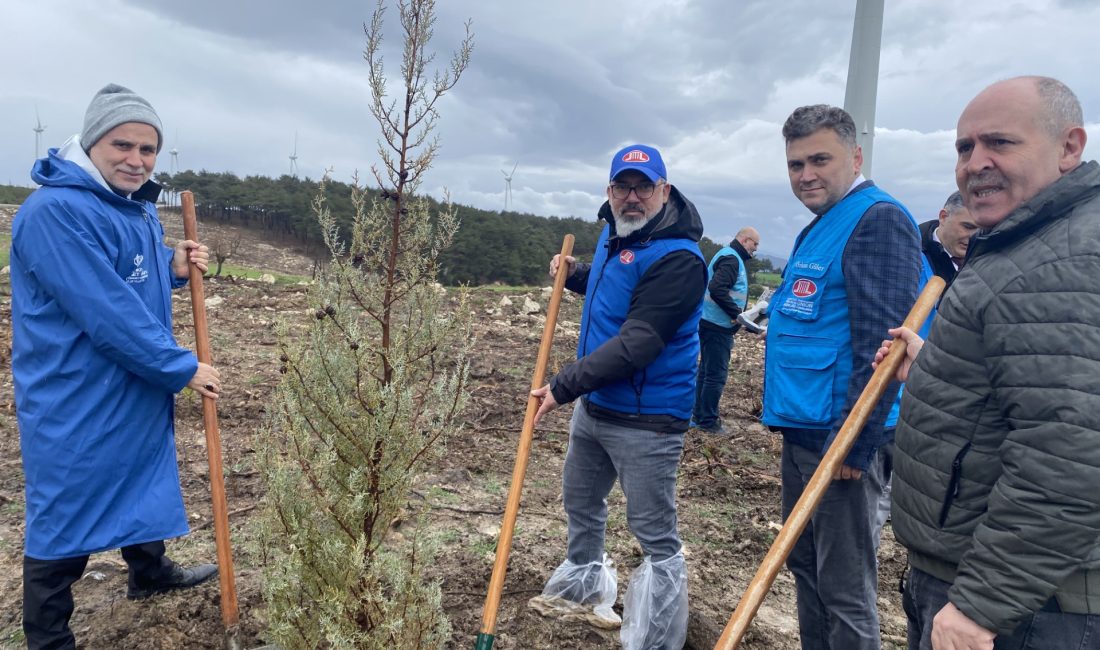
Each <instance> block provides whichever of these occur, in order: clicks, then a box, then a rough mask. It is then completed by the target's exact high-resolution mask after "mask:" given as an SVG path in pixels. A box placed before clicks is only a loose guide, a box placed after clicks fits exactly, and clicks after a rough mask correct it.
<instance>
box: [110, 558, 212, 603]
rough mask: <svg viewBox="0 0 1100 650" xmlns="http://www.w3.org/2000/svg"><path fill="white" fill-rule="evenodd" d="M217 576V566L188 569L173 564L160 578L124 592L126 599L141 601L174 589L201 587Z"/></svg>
mask: <svg viewBox="0 0 1100 650" xmlns="http://www.w3.org/2000/svg"><path fill="white" fill-rule="evenodd" d="M216 575H218V565H216V564H198V565H196V566H193V567H190V568H186V569H185V568H184V567H182V566H180V565H178V564H176V563H175V562H173V563H172V567H171V568H170V569H167V570H166V571H165V572H164V573H163V575H161V577H159V578H157V579H154V580H152V581H150V582H149V583H148V584H146V585H144V586H141V587H139V586H137V585H134V584H131V585H130V586H129V588H128V589H127V590H126V597H127V598H129V599H130V600H143V599H145V598H148V597H150V596H153V595H156V594H162V593H164V592H166V591H173V590H175V589H187V588H188V587H194V586H195V585H201V584H202V583H204V582H206V581H207V580H209V579H211V578H213V577H214V576H216Z"/></svg>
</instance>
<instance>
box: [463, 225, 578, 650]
mask: <svg viewBox="0 0 1100 650" xmlns="http://www.w3.org/2000/svg"><path fill="white" fill-rule="evenodd" d="M572 254H573V235H566V236H565V238H564V240H562V244H561V257H560V258H559V260H560V263H559V265H558V273H557V275H555V276H554V291H553V293H551V294H550V304H549V305H548V306H547V307H546V324H545V325H544V326H543V328H542V343H541V344H540V345H539V354H538V358H537V360H536V361H535V372H534V373H533V374H532V376H531V390H534V389H536V388H541V387H542V385H543V382H545V381H546V366H547V365H548V364H549V362H550V346H551V345H552V344H553V342H554V326H555V325H556V324H557V321H558V309H559V308H560V306H561V294H562V290H563V289H564V288H565V279H566V277H567V276H568V275H569V265H568V264H566V263H565V258H566V257H568V256H569V255H572ZM538 410H539V400H538V398H536V397H534V396H532V395H530V394H528V396H527V413H526V415H524V418H523V432H522V433H520V437H519V450H518V451H517V452H516V464H515V468H514V469H513V471H512V487H511V488H510V489H509V490H508V505H507V506H506V507H505V509H504V522H503V524H502V525H501V529H500V539H499V540H498V541H497V555H496V562H495V563H494V564H493V577H492V578H491V579H490V581H489V594H488V596H486V598H485V610H484V612H483V614H482V619H481V633H482V636H483V637H491V636H492V634H493V633H494V632H495V631H496V626H497V610H498V609H499V608H500V594H501V590H502V589H503V588H504V574H505V573H506V572H507V570H508V555H509V553H510V552H511V550H512V534H513V533H514V532H515V527H516V515H517V514H518V513H519V498H520V493H521V492H522V491H523V477H524V475H525V474H526V473H527V460H528V457H529V456H530V454H531V440H532V438H533V437H534V432H535V413H537V412H538ZM484 643H485V641H484V640H483V641H480V642H479V644H480V645H484ZM489 645H490V646H491V645H492V642H491V639H490V640H489Z"/></svg>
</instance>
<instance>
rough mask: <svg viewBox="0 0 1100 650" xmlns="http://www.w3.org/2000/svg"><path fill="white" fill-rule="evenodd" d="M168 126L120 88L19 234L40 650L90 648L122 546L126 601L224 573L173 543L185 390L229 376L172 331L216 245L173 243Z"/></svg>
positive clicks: (15, 341)
mask: <svg viewBox="0 0 1100 650" xmlns="http://www.w3.org/2000/svg"><path fill="white" fill-rule="evenodd" d="M161 132H162V130H161V124H160V118H159V117H157V114H156V112H155V111H154V110H153V107H152V106H151V105H150V104H149V102H147V101H146V100H145V99H144V98H142V97H140V96H138V95H137V94H135V93H134V92H133V91H131V90H130V89H128V88H123V87H122V86H118V85H115V84H110V85H108V86H106V87H104V88H103V89H102V90H100V91H99V93H97V94H96V96H95V97H94V98H93V99H92V102H91V104H90V105H89V106H88V111H87V113H86V114H85V117H84V130H83V132H82V134H81V135H78V136H73V137H72V138H71V139H70V140H69V141H68V142H66V143H65V145H63V146H62V147H61V148H59V149H50V151H49V154H48V156H47V157H46V158H43V159H42V160H38V161H37V162H35V165H34V168H33V169H32V170H31V177H32V178H33V179H34V181H35V182H37V183H38V184H40V185H41V186H42V187H41V188H39V189H38V190H37V191H36V192H34V193H33V194H32V195H31V196H30V197H29V198H28V199H27V200H26V202H24V203H23V206H22V207H21V208H20V209H19V212H18V214H16V217H15V221H14V224H13V227H12V244H11V287H12V332H13V334H12V364H11V365H12V375H13V377H14V379H15V400H16V407H17V413H18V419H19V433H20V447H21V450H22V454H23V471H24V474H25V476H26V499H27V501H26V543H25V547H24V557H23V631H24V633H25V635H26V641H27V646H28V648H29V650H67V649H69V648H75V647H76V639H75V638H74V636H73V633H72V631H71V630H70V629H69V618H70V616H71V615H72V612H73V596H72V584H73V583H74V582H76V581H77V580H79V579H80V577H81V575H83V572H84V567H85V566H86V565H87V563H88V556H89V555H90V554H92V553H98V552H100V551H106V550H110V549H115V548H121V549H122V557H123V559H124V560H126V564H127V567H128V569H129V571H128V574H129V577H128V583H129V584H128V589H127V594H126V595H127V597H128V598H131V599H141V598H147V597H149V596H151V595H153V594H156V593H160V592H163V591H168V590H170V589H179V588H183V587H190V586H192V585H196V584H198V583H200V582H203V581H205V580H208V579H210V578H212V577H213V576H214V575H216V572H217V569H216V567H215V566H214V565H212V564H206V565H200V566H197V567H193V568H184V567H181V566H180V565H178V564H176V563H175V562H173V561H171V560H169V559H168V558H167V557H166V556H165V548H164V542H163V540H164V539H166V538H169V537H178V536H180V535H184V534H186V533H187V517H186V514H185V512H184V508H183V497H182V494H181V492H180V485H179V476H178V470H177V467H176V447H175V440H174V427H173V417H172V416H173V414H172V409H173V405H174V393H177V392H179V391H180V390H183V388H184V387H190V388H191V389H192V390H194V391H196V392H197V393H200V394H202V395H205V396H207V397H212V398H217V396H218V393H219V392H220V390H221V379H220V377H219V375H218V371H217V370H215V369H214V368H213V367H211V366H209V365H207V364H204V363H199V362H198V361H197V360H196V359H195V355H193V354H192V353H191V352H190V351H189V350H186V349H184V348H181V347H179V345H177V344H176V341H175V339H174V338H173V336H172V300H171V296H170V295H169V292H170V290H171V289H172V288H174V287H180V286H183V285H184V284H185V283H186V281H187V277H188V272H189V267H190V265H191V264H195V265H196V266H198V268H200V269H202V270H204V271H205V270H206V264H207V260H208V259H209V253H208V252H207V250H206V247H205V246H200V245H199V244H197V243H196V242H193V241H189V240H188V241H183V242H180V243H179V244H177V245H176V246H175V247H174V248H173V247H169V246H166V245H165V244H164V243H163V240H164V230H163V229H162V228H161V225H160V221H159V219H158V218H157V211H156V206H155V201H156V197H157V194H158V193H159V192H160V187H159V186H157V184H156V183H153V182H152V181H150V180H149V177H150V175H151V174H152V172H153V166H154V165H155V163H156V159H157V152H159V151H160V148H161V144H162V143H163V140H164V139H163V138H162V137H161Z"/></svg>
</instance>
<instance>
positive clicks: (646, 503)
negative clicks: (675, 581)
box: [562, 400, 684, 564]
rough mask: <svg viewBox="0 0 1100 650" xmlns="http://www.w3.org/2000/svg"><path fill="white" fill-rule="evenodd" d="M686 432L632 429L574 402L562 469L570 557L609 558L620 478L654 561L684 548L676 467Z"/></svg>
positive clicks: (630, 516)
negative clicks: (611, 512)
mask: <svg viewBox="0 0 1100 650" xmlns="http://www.w3.org/2000/svg"><path fill="white" fill-rule="evenodd" d="M683 447H684V434H682V433H658V432H656V431H646V430H645V429H632V428H628V427H623V426H619V425H615V424H610V423H608V422H604V421H602V420H597V419H595V418H593V417H592V416H590V415H589V414H588V412H587V410H586V409H585V406H584V403H583V401H581V400H578V401H577V402H576V406H575V407H574V408H573V420H572V422H571V423H570V431H569V449H568V451H566V453H565V469H564V470H563V472H562V502H563V505H564V507H565V514H566V515H567V516H568V518H569V556H568V557H569V561H570V562H572V563H573V564H588V563H589V562H596V561H599V560H602V559H603V553H604V533H605V531H606V527H607V495H608V494H609V493H610V492H611V487H612V486H613V485H614V484H615V479H616V478H617V479H618V480H619V484H620V485H621V486H622V488H623V494H624V495H626V520H627V524H629V526H630V531H631V532H632V533H634V536H635V537H636V538H637V539H638V543H639V544H641V546H642V552H643V553H644V554H645V555H647V556H649V557H650V558H651V561H653V562H660V561H662V560H667V559H668V558H670V557H672V556H673V555H676V554H677V553H679V552H680V546H681V544H680V535H679V533H678V532H677V530H676V473H677V471H678V469H679V466H680V451H681V450H682V449H683Z"/></svg>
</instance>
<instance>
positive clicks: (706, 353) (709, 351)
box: [692, 325, 733, 429]
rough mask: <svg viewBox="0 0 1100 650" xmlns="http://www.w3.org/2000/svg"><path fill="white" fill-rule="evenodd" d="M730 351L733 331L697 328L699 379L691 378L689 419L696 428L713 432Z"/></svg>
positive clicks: (703, 326)
mask: <svg viewBox="0 0 1100 650" xmlns="http://www.w3.org/2000/svg"><path fill="white" fill-rule="evenodd" d="M732 349H733V330H732V329H730V330H728V331H723V330H718V329H715V328H713V327H707V326H705V325H700V326H699V376H698V377H697V378H696V379H695V409H694V412H693V414H692V419H693V420H695V424H696V426H698V427H700V428H703V429H713V428H715V427H717V426H718V424H719V420H718V401H719V400H721V399H722V389H724V388H725V387H726V377H727V375H728V374H729V368H730V350H732Z"/></svg>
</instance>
